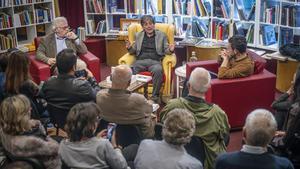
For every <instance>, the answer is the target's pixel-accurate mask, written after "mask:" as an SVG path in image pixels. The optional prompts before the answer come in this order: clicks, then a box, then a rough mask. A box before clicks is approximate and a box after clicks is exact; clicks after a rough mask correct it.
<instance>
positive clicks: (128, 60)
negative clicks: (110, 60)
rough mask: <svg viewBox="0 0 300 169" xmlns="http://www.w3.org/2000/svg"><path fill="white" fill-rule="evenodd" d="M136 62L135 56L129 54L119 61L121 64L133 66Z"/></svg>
mask: <svg viewBox="0 0 300 169" xmlns="http://www.w3.org/2000/svg"><path fill="white" fill-rule="evenodd" d="M134 61H135V57H134V55H130V54H129V53H126V54H125V55H123V56H122V57H121V58H120V59H119V64H120V65H122V64H126V65H132V63H133V62H134Z"/></svg>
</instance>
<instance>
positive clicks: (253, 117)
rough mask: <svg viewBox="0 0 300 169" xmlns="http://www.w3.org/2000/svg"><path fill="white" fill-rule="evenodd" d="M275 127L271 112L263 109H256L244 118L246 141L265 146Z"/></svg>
mask: <svg viewBox="0 0 300 169" xmlns="http://www.w3.org/2000/svg"><path fill="white" fill-rule="evenodd" d="M276 129H277V123H276V120H275V118H274V116H273V114H272V113H271V112H269V111H268V110H265V109H256V110H254V111H252V112H251V113H250V114H249V115H248V116H247V118H246V124H245V126H244V130H245V132H246V143H247V144H249V145H252V146H260V147H265V146H267V145H268V144H269V143H270V141H271V140H272V138H273V136H274V134H275V131H276Z"/></svg>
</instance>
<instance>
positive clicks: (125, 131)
mask: <svg viewBox="0 0 300 169" xmlns="http://www.w3.org/2000/svg"><path fill="white" fill-rule="evenodd" d="M115 132H116V141H117V144H118V145H120V146H122V147H127V146H129V145H131V144H140V142H141V141H142V139H143V136H142V133H141V131H140V129H139V128H138V126H137V125H130V124H117V127H116V129H115Z"/></svg>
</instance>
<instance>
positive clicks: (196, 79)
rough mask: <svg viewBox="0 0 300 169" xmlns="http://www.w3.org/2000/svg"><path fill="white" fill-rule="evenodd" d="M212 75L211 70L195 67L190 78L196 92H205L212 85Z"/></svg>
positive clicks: (191, 85) (192, 87) (190, 83)
mask: <svg viewBox="0 0 300 169" xmlns="http://www.w3.org/2000/svg"><path fill="white" fill-rule="evenodd" d="M210 81H211V76H210V74H209V72H208V71H207V70H206V69H204V68H202V67H197V68H195V69H194V70H193V71H192V73H191V75H190V79H189V82H188V83H189V85H190V87H191V89H192V90H193V91H194V92H197V93H205V92H206V91H207V90H208V89H209V87H210Z"/></svg>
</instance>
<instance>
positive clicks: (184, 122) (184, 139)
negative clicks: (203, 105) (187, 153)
mask: <svg viewBox="0 0 300 169" xmlns="http://www.w3.org/2000/svg"><path fill="white" fill-rule="evenodd" d="M194 132H195V119H194V116H193V115H192V113H191V112H189V111H188V110H185V109H173V110H172V111H170V112H169V113H168V114H167V115H166V120H165V121H164V127H163V131H162V137H163V139H164V140H165V141H166V142H167V143H170V144H174V145H185V144H187V143H189V142H190V141H191V137H192V136H193V134H194Z"/></svg>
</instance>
